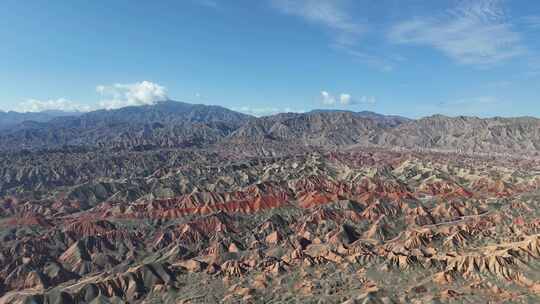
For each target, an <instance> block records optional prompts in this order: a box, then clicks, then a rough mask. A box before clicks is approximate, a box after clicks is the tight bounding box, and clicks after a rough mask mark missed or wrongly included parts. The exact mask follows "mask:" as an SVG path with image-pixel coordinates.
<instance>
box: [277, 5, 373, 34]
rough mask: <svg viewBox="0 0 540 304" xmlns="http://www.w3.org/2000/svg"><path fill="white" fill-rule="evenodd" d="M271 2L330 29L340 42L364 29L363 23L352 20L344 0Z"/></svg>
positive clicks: (280, 9) (282, 9) (286, 12)
mask: <svg viewBox="0 0 540 304" xmlns="http://www.w3.org/2000/svg"><path fill="white" fill-rule="evenodd" d="M271 3H272V5H273V7H274V8H276V9H278V10H279V11H280V12H282V13H284V14H288V15H293V16H297V17H301V18H304V19H305V20H306V21H308V22H310V23H314V24H319V25H322V26H324V27H326V28H328V29H330V30H332V32H333V34H334V37H333V38H334V39H335V41H336V42H337V43H340V44H349V43H352V42H353V41H354V40H355V39H356V38H358V36H359V35H361V34H362V33H364V31H365V30H366V26H365V25H364V24H361V23H358V22H355V21H354V20H353V18H352V16H351V15H350V14H349V12H348V10H347V1H345V0H272V2H271Z"/></svg>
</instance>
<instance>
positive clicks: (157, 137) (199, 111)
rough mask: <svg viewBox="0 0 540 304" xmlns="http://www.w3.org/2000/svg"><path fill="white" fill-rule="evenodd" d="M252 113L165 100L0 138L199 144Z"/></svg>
mask: <svg viewBox="0 0 540 304" xmlns="http://www.w3.org/2000/svg"><path fill="white" fill-rule="evenodd" d="M251 118H252V117H251V116H249V115H246V114H242V113H238V112H234V111H232V110H229V109H226V108H223V107H219V106H207V105H200V104H188V103H183V102H176V101H163V102H158V103H157V104H155V105H148V106H138V107H134V106H133V107H125V108H121V109H116V110H99V111H94V112H89V113H85V114H83V115H80V116H78V117H74V116H69V117H56V118H54V119H52V120H50V121H49V122H47V123H44V124H31V125H29V124H25V125H19V126H17V128H14V129H12V130H8V131H4V132H2V133H1V134H0V140H1V141H2V142H3V143H4V145H3V148H4V149H10V150H14V149H15V150H16V149H22V148H24V149H36V148H57V147H61V146H65V145H77V146H90V147H103V148H112V149H126V148H128V149H150V148H155V147H187V146H201V145H205V144H210V143H214V142H216V141H218V140H219V139H220V138H223V137H225V136H227V135H228V134H230V133H231V132H233V131H234V130H236V129H237V128H238V127H240V126H241V125H243V124H244V123H245V122H246V121H247V120H249V119H251Z"/></svg>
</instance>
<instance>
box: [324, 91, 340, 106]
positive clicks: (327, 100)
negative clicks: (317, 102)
mask: <svg viewBox="0 0 540 304" xmlns="http://www.w3.org/2000/svg"><path fill="white" fill-rule="evenodd" d="M321 98H322V103H323V104H325V105H335V104H336V98H335V97H334V96H332V95H331V94H330V93H328V92H326V91H321Z"/></svg>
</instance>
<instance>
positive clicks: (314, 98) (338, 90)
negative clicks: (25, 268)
mask: <svg viewBox="0 0 540 304" xmlns="http://www.w3.org/2000/svg"><path fill="white" fill-rule="evenodd" d="M2 4H3V5H2V10H0V41H2V46H1V47H0V82H1V83H2V84H3V85H2V87H1V90H0V109H2V110H18V111H38V110H44V109H64V110H92V109H97V108H117V107H121V106H125V105H139V104H148V103H153V102H155V101H156V100H160V99H166V98H170V99H174V100H180V101H186V102H192V103H205V104H218V105H222V106H226V107H228V108H232V109H235V110H239V111H244V112H247V113H251V114H256V115H266V114H271V113H273V112H282V111H308V110H311V109H315V108H335V109H348V110H353V111H361V110H370V111H376V112H381V113H386V114H400V115H405V116H409V117H420V116H426V115H430V114H433V113H442V114H447V115H459V114H464V115H478V116H496V115H500V116H518V115H534V116H539V117H540V101H539V98H538V96H539V94H538V93H539V92H540V2H538V1H527V0H515V1H510V0H478V1H458V0H448V1H442V0H441V1H428V0H426V1H419V0H409V1H401V0H378V1H368V0H365V1H361V0H333V1H330V0H328V1H324V0H297V1H294V0H260V1H252V0H237V1H233V0H227V1H225V0H222V1H220V0H183V1H180V0H170V1H165V0H162V1H159V0H157V1H130V0H113V1H98V0H96V1H79V0H74V1H56V0H48V1H45V0H36V1H20V0H5V1H3V3H2Z"/></svg>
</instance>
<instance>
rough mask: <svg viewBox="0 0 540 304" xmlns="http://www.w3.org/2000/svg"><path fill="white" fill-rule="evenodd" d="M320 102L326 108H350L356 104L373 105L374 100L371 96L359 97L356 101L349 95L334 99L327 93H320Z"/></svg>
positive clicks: (344, 94) (343, 94) (340, 95)
mask: <svg viewBox="0 0 540 304" xmlns="http://www.w3.org/2000/svg"><path fill="white" fill-rule="evenodd" d="M321 102H322V104H324V105H327V106H338V105H341V106H351V105H357V104H370V105H372V104H375V102H376V99H375V97H373V96H361V97H360V98H358V99H355V98H353V97H352V95H351V94H348V93H341V94H339V97H337V98H336V97H335V96H334V95H332V94H331V93H328V92H327V91H321Z"/></svg>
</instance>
